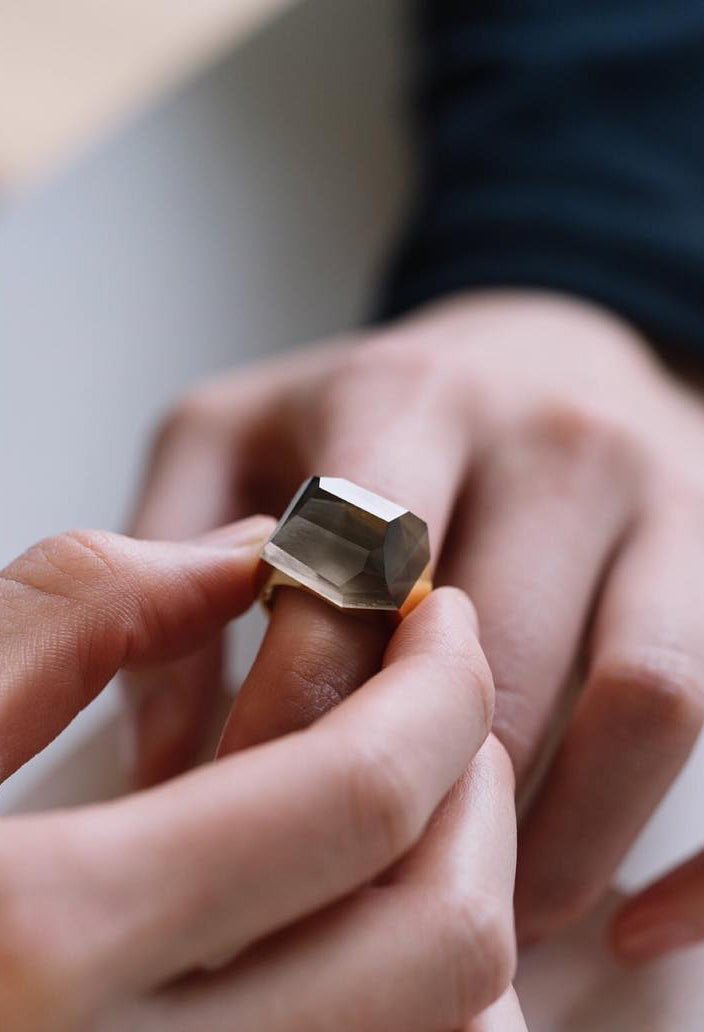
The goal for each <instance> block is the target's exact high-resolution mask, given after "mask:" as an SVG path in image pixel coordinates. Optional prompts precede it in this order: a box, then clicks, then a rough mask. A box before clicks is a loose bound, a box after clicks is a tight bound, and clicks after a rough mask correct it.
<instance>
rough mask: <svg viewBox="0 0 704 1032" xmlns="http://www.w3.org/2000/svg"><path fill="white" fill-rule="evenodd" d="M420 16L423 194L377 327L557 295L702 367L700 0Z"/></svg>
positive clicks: (464, 3) (607, 1)
mask: <svg viewBox="0 0 704 1032" xmlns="http://www.w3.org/2000/svg"><path fill="white" fill-rule="evenodd" d="M417 13H418V23H419V24H418V27H419V34H418V36H419V38H418V46H419V79H418V84H417V95H416V104H415V109H414V120H415V125H416V130H417V136H416V138H417V143H418V151H419V155H418V156H419V163H420V185H419V191H418V196H417V198H416V203H415V206H414V210H413V211H412V212H411V213H410V217H409V223H408V228H407V232H406V234H405V237H404V239H403V240H402V242H401V245H400V247H399V250H398V253H397V255H396V258H395V260H394V261H393V263H392V266H391V269H390V271H389V276H388V279H387V282H386V285H385V290H384V295H383V302H382V305H381V309H382V312H383V315H384V317H387V318H388V317H393V316H396V315H399V314H401V313H403V312H405V311H407V310H409V309H411V308H414V307H415V306H417V305H420V304H422V303H424V302H427V301H430V300H432V299H433V298H437V297H439V296H441V295H443V294H447V293H449V292H453V291H457V290H460V289H463V288H471V287H473V286H483V287H485V286H505V285H512V286H516V285H518V286H524V287H531V286H535V287H543V288H554V289H558V290H561V291H567V292H570V293H574V294H578V295H580V296H582V297H587V298H590V299H593V300H596V301H598V302H600V303H601V304H604V305H606V306H609V307H610V308H612V309H614V310H615V311H617V312H619V313H620V314H622V315H623V316H625V317H626V318H628V319H629V320H630V321H631V322H633V323H635V324H636V325H638V326H639V327H640V328H641V329H642V330H643V331H645V332H646V333H647V334H648V335H649V336H650V337H651V338H652V339H653V340H655V341H656V342H657V343H658V344H659V345H660V346H661V347H662V348H663V349H665V350H670V351H680V352H682V351H684V352H687V353H688V354H689V355H690V356H691V357H700V358H702V359H704V0H477V2H470V0H425V2H423V3H422V4H421V5H420V7H418V12H417Z"/></svg>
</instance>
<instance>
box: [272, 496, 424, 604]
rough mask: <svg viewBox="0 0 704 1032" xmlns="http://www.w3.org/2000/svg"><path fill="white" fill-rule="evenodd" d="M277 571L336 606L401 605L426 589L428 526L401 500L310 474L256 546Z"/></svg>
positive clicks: (277, 580)
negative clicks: (268, 534)
mask: <svg viewBox="0 0 704 1032" xmlns="http://www.w3.org/2000/svg"><path fill="white" fill-rule="evenodd" d="M262 558H263V559H265V560H266V562H267V563H269V564H270V566H273V567H274V568H275V570H277V571H279V574H280V575H282V576H277V577H275V578H273V579H272V583H276V584H282V583H291V582H293V583H296V584H298V585H301V586H303V587H304V588H308V589H309V590H310V591H313V592H314V593H315V594H316V595H322V596H323V598H325V599H327V601H328V602H332V604H333V605H336V606H339V607H340V608H341V609H382V610H384V609H385V610H403V609H404V608H408V607H409V605H410V603H411V602H412V601H419V600H420V598H421V597H422V596H423V595H424V594H426V593H427V591H428V590H429V588H430V577H429V561H430V546H429V543H428V528H427V526H426V525H425V523H424V522H423V520H421V519H419V518H418V516H415V515H414V514H413V513H412V512H409V511H408V509H404V507H403V506H402V505H396V504H395V503H394V502H390V501H388V499H386V498H382V497H381V496H380V495H377V494H374V493H373V492H371V491H367V490H365V488H363V487H359V486H358V485H357V484H353V483H352V482H351V481H350V480H342V479H340V478H338V477H311V478H310V479H309V480H306V481H305V483H304V484H303V485H302V486H301V487H300V489H299V490H298V491H297V493H296V494H295V496H294V498H293V500H292V501H291V503H290V505H289V507H288V509H287V510H286V512H285V513H284V514H283V516H282V517H281V519H280V520H279V523H278V524H277V526H276V529H275V530H274V532H273V534H272V535H271V537H270V538H269V540H268V541H267V543H266V545H265V546H264V549H263V551H262Z"/></svg>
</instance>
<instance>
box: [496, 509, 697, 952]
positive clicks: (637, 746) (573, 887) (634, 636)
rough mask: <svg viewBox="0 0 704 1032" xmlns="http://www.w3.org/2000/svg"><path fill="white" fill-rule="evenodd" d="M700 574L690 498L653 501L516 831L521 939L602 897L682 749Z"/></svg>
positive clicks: (618, 571)
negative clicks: (551, 757) (581, 687)
mask: <svg viewBox="0 0 704 1032" xmlns="http://www.w3.org/2000/svg"><path fill="white" fill-rule="evenodd" d="M702 570H704V538H703V537H702V533H701V522H700V518H699V516H698V515H697V513H696V511H695V508H694V506H693V505H691V504H686V505H682V506H670V511H669V512H666V511H664V507H663V506H662V505H661V506H660V508H659V511H658V514H657V516H655V517H649V518H646V519H645V520H643V521H642V522H641V524H640V525H639V526H638V528H637V529H636V531H635V533H634V536H633V537H632V539H631V540H630V542H629V543H628V544H627V545H626V546H624V550H623V551H622V553H621V555H620V556H619V558H618V560H617V562H616V564H615V567H614V569H613V572H612V573H611V576H610V578H609V581H608V583H607V585H606V588H605V591H604V595H603V598H602V601H601V604H600V607H599V611H598V614H597V620H596V625H595V631H594V641H593V647H592V659H591V670H590V673H589V677H588V681H587V686H586V689H585V692H584V695H583V697H582V698H581V700H580V702H579V705H578V707H577V709H576V711H575V713H574V716H573V719H572V722H571V725H570V726H569V728H568V730H567V733H566V735H565V738H564V741H563V744H562V746H561V748H560V751H559V753H558V754H557V757H556V759H555V764H554V767H553V769H552V771H551V773H550V775H549V777H548V779H547V781H546V783H545V786H544V789H543V791H542V793H541V795H540V796H539V798H538V799H537V801H536V804H535V807H534V810H533V813H532V815H531V817H530V819H529V820H528V822H527V823H526V826H525V830H524V833H523V834H522V836H521V850H522V852H521V864H520V869H519V876H518V887H517V894H516V904H517V910H518V915H519V924H520V929H521V933H522V935H524V936H526V937H530V938H533V937H536V936H540V935H543V934H545V933H546V932H549V931H551V930H553V929H554V928H556V927H559V926H560V925H561V924H563V923H564V922H565V921H567V920H569V919H570V918H571V917H573V916H574V915H575V914H577V913H579V912H580V911H582V910H584V909H585V908H586V907H587V906H588V905H589V904H590V903H591V902H592V901H593V900H594V899H595V898H596V897H597V896H598V895H599V893H600V892H601V891H602V890H603V889H604V888H605V887H606V885H607V883H608V881H609V879H610V877H611V875H612V874H613V872H614V870H615V869H616V867H617V865H618V863H619V862H620V860H621V859H622V857H623V856H624V854H625V852H626V850H627V848H628V846H629V845H630V843H631V842H632V840H633V838H634V837H635V835H636V834H637V832H638V831H639V830H640V828H641V827H642V826H643V824H644V823H645V821H646V819H647V818H648V816H649V815H650V813H651V812H652V810H653V809H654V807H655V806H656V805H657V803H658V802H659V800H660V799H661V798H662V796H663V795H664V793H665V791H666V790H667V788H668V787H669V785H670V784H671V782H672V780H673V778H674V777H675V775H676V774H677V773H678V771H679V770H680V768H681V767H682V765H683V763H684V761H685V759H686V758H687V756H688V755H689V752H690V750H691V748H692V746H693V744H694V742H695V740H696V737H697V734H698V732H699V728H700V726H701V722H702V717H703V715H704V692H703V688H704V639H703V638H702V622H701V621H702V612H703V611H704V579H703V578H702ZM546 843H549V849H547V848H546Z"/></svg>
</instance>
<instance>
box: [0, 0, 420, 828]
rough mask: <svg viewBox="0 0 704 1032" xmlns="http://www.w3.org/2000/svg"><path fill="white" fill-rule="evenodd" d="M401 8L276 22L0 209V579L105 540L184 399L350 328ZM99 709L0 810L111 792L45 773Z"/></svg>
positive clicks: (91, 777)
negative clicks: (51, 554)
mask: <svg viewBox="0 0 704 1032" xmlns="http://www.w3.org/2000/svg"><path fill="white" fill-rule="evenodd" d="M402 7H403V4H402V3H399V2H397V0H355V2H354V3H349V2H347V0H307V2H305V3H301V4H298V5H293V6H290V7H289V9H288V10H287V11H286V12H285V13H284V14H282V15H281V16H280V17H279V18H278V19H276V20H275V21H273V22H270V23H268V24H267V25H266V26H265V27H264V28H262V29H261V31H260V32H259V33H258V34H257V35H256V36H253V37H251V38H249V39H247V40H245V41H244V42H243V43H241V45H239V46H237V47H235V48H234V49H233V50H232V52H231V53H230V54H229V55H227V56H226V57H225V58H223V59H222V60H221V61H220V62H219V63H217V64H216V65H214V66H213V67H211V68H209V69H208V70H206V71H205V72H203V73H202V74H200V75H199V76H198V77H196V78H195V79H194V80H193V81H190V82H187V83H186V84H185V85H183V86H182V87H181V88H180V89H179V90H178V91H177V92H176V93H175V94H174V95H173V96H171V97H170V98H169V99H168V100H166V101H165V102H164V103H162V104H160V105H159V106H157V107H155V108H153V109H152V110H150V111H148V112H147V113H146V114H145V115H143V116H142V117H140V118H138V119H137V120H136V121H134V123H133V124H132V125H131V126H129V127H128V128H126V129H125V130H124V131H122V132H120V133H119V134H118V135H116V136H115V137H114V138H112V139H111V140H109V141H107V142H104V143H101V144H100V145H98V146H96V147H95V148H94V149H93V151H92V152H90V153H89V154H87V155H85V156H83V157H81V158H80V160H78V161H77V162H76V163H75V164H74V165H72V166H70V167H67V168H65V169H64V170H63V171H62V173H61V174H60V176H59V177H58V178H56V179H54V180H53V181H52V182H50V183H49V184H47V185H46V186H45V187H43V188H42V189H41V190H38V191H34V192H33V193H30V194H28V195H26V196H23V197H22V199H21V200H18V201H15V202H14V203H13V202H12V201H10V202H9V203H8V204H7V205H6V207H5V208H4V210H2V212H1V214H0V292H1V297H0V311H1V315H0V334H1V337H0V442H1V443H0V485H2V487H1V488H0V490H1V492H2V503H1V504H0V563H4V562H6V561H7V560H9V559H10V558H11V557H12V556H13V555H15V554H16V553H17V552H19V551H20V550H22V549H23V548H25V547H26V546H27V545H28V544H30V543H31V542H32V541H34V540H36V539H38V538H40V537H43V536H45V535H47V534H51V533H54V532H56V531H59V530H62V529H66V528H69V527H73V526H83V527H87V526H94V527H108V528H113V529H120V528H121V526H122V525H123V522H124V519H125V515H126V512H127V509H128V506H129V503H130V500H131V498H132V496H133V493H134V487H135V482H136V479H137V476H138V472H139V467H140V460H141V458H142V456H143V453H144V448H145V445H146V442H147V440H148V438H149V434H150V431H151V429H152V428H153V426H154V424H155V422H156V421H157V419H158V418H159V416H160V415H161V413H163V411H164V410H165V409H166V407H167V406H168V404H169V403H170V402H171V401H172V400H174V399H176V398H177V397H178V396H179V395H180V394H181V393H182V392H183V391H184V390H185V389H187V388H188V387H189V386H190V385H192V384H193V383H194V382H195V381H197V380H199V379H200V378H202V377H204V376H206V375H211V374H213V373H214V372H216V371H217V370H220V369H225V368H227V367H228V366H231V365H233V364H237V363H241V362H244V361H248V360H252V359H254V358H256V357H257V356H261V355H265V354H266V353H268V352H272V351H274V350H276V349H279V348H283V347H290V346H292V345H295V344H297V343H301V342H306V341H308V340H311V339H315V338H318V337H322V336H325V335H327V334H330V333H334V332H336V331H337V330H340V329H342V328H347V327H350V326H351V325H354V324H355V323H357V322H358V321H359V320H360V318H362V317H363V316H364V313H365V311H366V309H367V305H368V304H369V300H370V297H371V288H372V285H373V283H374V281H375V277H376V272H377V269H378V267H379V265H380V263H381V262H382V261H383V255H384V252H385V249H386V246H387V243H388V241H389V239H390V237H391V236H392V234H393V227H394V225H395V224H396V222H397V220H398V218H399V215H400V212H401V207H402V205H403V200H404V196H405V195H406V192H407V188H408V179H409V172H408V169H409V161H408V155H407V153H406V150H405V143H404V139H403V136H402V133H401V130H400V121H399V117H398V114H399V108H400V105H401V103H402V101H403V96H404V90H403V88H402V78H403V74H404V68H405V61H404V58H403V49H404V32H403V31H402V25H401V24H400V22H401V19H400V18H399V12H400V10H401V9H402ZM249 638H250V648H249V650H246V651H245V652H244V653H242V658H243V660H245V659H246V658H247V656H248V655H249V654H250V652H251V639H252V635H251V634H250V635H249ZM114 708H115V707H114V698H113V697H112V696H111V693H108V694H107V696H106V697H105V698H104V699H101V700H100V701H99V702H98V703H96V704H94V705H93V706H92V707H90V708H89V711H88V713H87V714H86V715H84V716H83V717H82V718H80V719H79V720H77V721H76V722H74V725H73V726H72V728H71V729H70V730H69V732H68V733H67V734H66V735H64V736H63V737H62V739H61V740H60V741H59V742H58V743H55V744H54V746H52V747H51V748H50V749H49V750H47V751H46V753H45V754H43V755H42V756H41V757H40V758H38V759H37V760H36V761H34V762H33V763H32V764H29V765H28V766H27V767H26V768H25V769H24V770H23V771H21V772H20V774H19V775H18V776H17V777H15V778H14V779H11V780H10V781H9V782H8V783H7V785H5V786H4V787H3V790H2V792H1V793H0V809H3V810H5V811H7V810H8V809H11V808H12V807H13V806H18V805H34V804H35V802H36V800H35V797H34V795H32V797H31V800H29V801H28V797H27V792H28V791H33V786H35V785H36V784H38V783H39V782H42V781H44V779H45V777H46V775H47V773H48V772H51V779H50V783H51V792H53V793H54V796H52V798H55V801H60V800H61V798H62V797H61V793H65V794H66V795H67V796H71V797H73V796H74V795H75V794H76V793H78V794H85V792H86V791H87V792H89V793H90V792H93V791H103V790H104V791H109V790H110V779H109V778H108V779H107V781H104V778H105V774H104V771H103V773H102V774H100V775H98V772H97V771H93V772H92V773H90V774H84V775H83V782H84V783H83V784H81V783H80V782H79V781H75V780H74V781H72V780H71V778H69V779H68V781H66V782H65V783H64V781H60V786H61V792H60V794H59V797H56V796H55V793H56V786H57V784H58V783H59V782H57V780H56V777H55V775H54V770H55V765H56V764H57V763H58V762H60V761H61V762H62V761H63V760H64V758H65V757H66V756H67V755H68V754H69V753H70V752H71V751H72V750H73V749H75V748H77V747H79V745H81V743H82V742H84V740H85V738H86V736H87V735H88V734H89V732H90V733H92V731H93V730H94V729H95V727H96V725H100V724H101V723H102V722H103V721H104V720H105V719H106V718H107V717H108V716H109V715H110V714H111V713H112V712H113V710H114ZM104 745H105V743H103V746H104ZM105 755H106V754H105V753H104V752H103V759H104V758H105ZM99 776H100V777H101V778H103V782H101V787H100V788H99V787H98V786H97V783H96V781H95V779H96V778H97V777H99ZM45 799H46V795H43V796H42V799H41V801H42V802H43V801H45ZM23 800H24V803H23Z"/></svg>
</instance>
